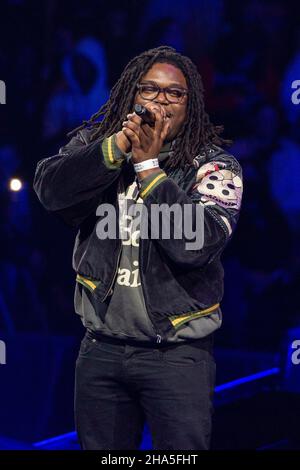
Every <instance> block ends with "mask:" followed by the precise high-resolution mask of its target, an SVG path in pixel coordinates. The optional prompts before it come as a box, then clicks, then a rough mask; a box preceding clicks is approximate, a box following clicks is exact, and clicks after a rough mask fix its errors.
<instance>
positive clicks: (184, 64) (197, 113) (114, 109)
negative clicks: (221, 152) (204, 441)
mask: <svg viewBox="0 0 300 470" xmlns="http://www.w3.org/2000/svg"><path fill="white" fill-rule="evenodd" d="M157 62H159V63H170V64H172V65H174V66H176V67H178V68H179V69H180V70H181V71H182V73H183V75H184V76H185V79H186V81H187V85H188V90H189V95H188V104H187V113H186V119H185V122H184V124H183V126H182V128H181V130H180V132H179V133H178V135H177V136H176V140H175V143H174V146H173V147H172V151H173V155H172V158H170V159H169V161H168V162H167V164H166V165H165V166H166V167H167V166H169V167H170V168H174V167H179V166H180V167H184V166H185V165H188V166H189V165H191V164H192V162H193V158H194V157H195V156H196V155H197V154H198V153H199V150H200V148H201V147H204V151H205V147H206V146H207V145H209V144H211V143H213V144H216V145H229V144H230V143H231V141H230V140H225V139H222V138H221V137H219V134H220V133H221V132H222V131H223V126H214V125H213V124H212V123H211V122H210V119H209V116H208V114H207V113H206V111H205V108H204V98H203V94H204V89H203V84H202V79H201V77H200V74H199V73H198V71H197V68H196V66H195V65H194V64H193V62H192V61H191V60H190V59H189V58H188V57H186V56H183V55H182V54H179V53H178V52H176V50H175V49H173V48H172V47H168V46H160V47H157V48H155V49H150V50H148V51H145V52H143V53H142V54H140V55H138V56H136V57H134V58H133V59H132V60H131V61H130V62H129V63H128V64H127V66H126V67H125V69H124V71H123V73H122V75H121V77H120V78H119V80H118V81H117V83H116V84H115V85H114V87H113V88H112V90H111V93H110V96H109V99H108V101H107V102H106V103H105V104H104V105H103V106H102V107H101V108H100V109H99V111H97V112H96V113H95V114H93V115H92V116H91V118H90V119H89V120H88V121H83V124H82V125H81V126H79V127H77V128H76V129H74V130H73V131H71V132H69V133H68V134H67V135H68V137H71V136H73V135H74V134H75V133H76V132H78V131H79V130H80V129H83V128H84V127H86V126H93V127H95V129H94V130H93V132H92V134H91V140H94V139H96V138H101V139H104V138H106V137H109V136H111V135H112V134H114V133H115V132H118V131H119V130H120V123H122V122H123V121H124V120H125V119H126V116H127V114H128V113H130V112H132V108H133V104H134V98H135V95H136V90H137V88H136V84H137V83H139V81H140V80H141V78H142V77H143V76H144V75H145V74H146V73H147V71H148V70H149V69H150V68H151V67H152V65H153V64H155V63H157ZM101 116H104V118H103V119H102V120H101V121H100V122H99V121H96V120H97V119H98V118H100V117H101Z"/></svg>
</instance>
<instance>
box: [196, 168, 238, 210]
mask: <svg viewBox="0 0 300 470" xmlns="http://www.w3.org/2000/svg"><path fill="white" fill-rule="evenodd" d="M194 190H196V191H198V192H199V193H200V194H201V195H202V197H201V202H202V203H203V204H204V205H214V204H218V205H219V206H221V207H225V208H232V209H240V206H241V200H242V193H243V183H242V180H241V178H240V177H239V176H238V175H236V174H235V173H233V172H232V171H230V170H226V169H225V165H224V163H223V162H210V163H206V164H205V165H202V166H201V168H199V170H198V171H197V176H196V183H195V185H194Z"/></svg>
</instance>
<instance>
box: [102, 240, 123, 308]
mask: <svg viewBox="0 0 300 470" xmlns="http://www.w3.org/2000/svg"><path fill="white" fill-rule="evenodd" d="M121 251H122V243H121V246H120V248H119V253H118V259H117V263H116V267H115V271H114V275H113V278H112V281H111V283H110V286H109V288H108V289H107V292H106V293H105V295H104V297H103V298H102V299H101V302H104V300H105V299H106V298H107V297H108V294H109V293H110V291H111V289H112V286H113V284H114V282H115V278H116V274H117V272H118V267H119V261H120V256H121Z"/></svg>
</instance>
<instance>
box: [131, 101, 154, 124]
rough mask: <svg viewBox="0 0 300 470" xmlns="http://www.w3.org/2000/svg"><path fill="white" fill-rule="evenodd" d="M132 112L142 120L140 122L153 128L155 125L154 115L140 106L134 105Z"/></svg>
mask: <svg viewBox="0 0 300 470" xmlns="http://www.w3.org/2000/svg"><path fill="white" fill-rule="evenodd" d="M134 112H135V114H137V115H138V116H140V117H141V118H142V120H143V121H144V122H145V123H146V124H148V125H149V126H150V127H154V125H155V115H154V114H153V113H151V111H149V109H147V108H145V106H142V105H141V104H135V105H134Z"/></svg>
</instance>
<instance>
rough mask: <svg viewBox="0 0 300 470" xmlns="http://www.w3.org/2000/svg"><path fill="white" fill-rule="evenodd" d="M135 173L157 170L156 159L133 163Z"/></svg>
mask: <svg viewBox="0 0 300 470" xmlns="http://www.w3.org/2000/svg"><path fill="white" fill-rule="evenodd" d="M133 166H134V169H135V171H136V172H137V173H138V172H139V171H144V170H150V168H158V167H159V164H158V158H151V159H150V160H145V161H144V162H140V163H134V164H133Z"/></svg>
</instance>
